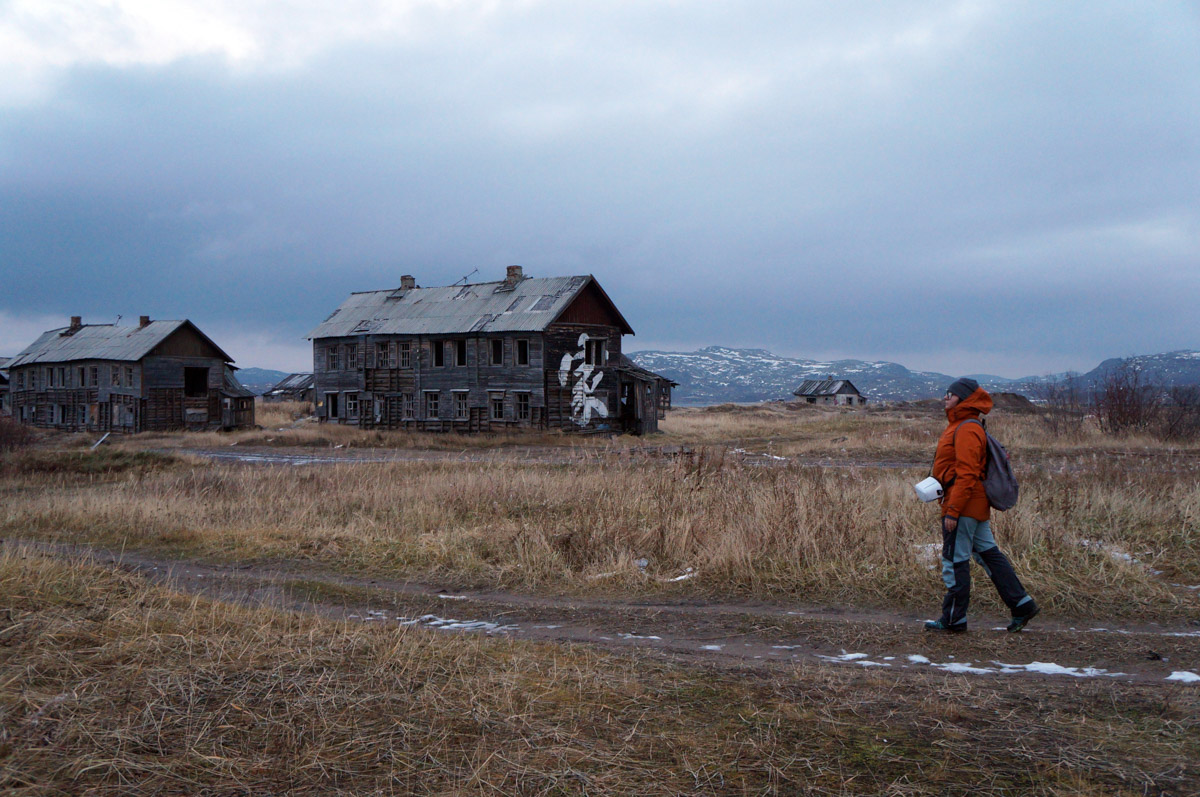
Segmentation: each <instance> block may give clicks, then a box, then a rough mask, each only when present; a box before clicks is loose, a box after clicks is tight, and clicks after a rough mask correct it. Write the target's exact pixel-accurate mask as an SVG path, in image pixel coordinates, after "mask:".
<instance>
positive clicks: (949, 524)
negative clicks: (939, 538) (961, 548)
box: [942, 515, 958, 533]
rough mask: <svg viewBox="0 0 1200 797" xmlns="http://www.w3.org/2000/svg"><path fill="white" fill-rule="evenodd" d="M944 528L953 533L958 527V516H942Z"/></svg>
mask: <svg viewBox="0 0 1200 797" xmlns="http://www.w3.org/2000/svg"><path fill="white" fill-rule="evenodd" d="M942 528H943V529H945V530H946V531H949V532H952V533H953V531H954V530H955V529H957V528H958V518H956V517H950V516H949V515H946V516H945V517H944V518H942Z"/></svg>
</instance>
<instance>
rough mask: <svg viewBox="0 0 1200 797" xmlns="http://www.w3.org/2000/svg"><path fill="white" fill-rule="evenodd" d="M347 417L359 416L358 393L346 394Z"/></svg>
mask: <svg viewBox="0 0 1200 797" xmlns="http://www.w3.org/2000/svg"><path fill="white" fill-rule="evenodd" d="M346 417H347V418H357V417H358V394H357V393H347V394H346Z"/></svg>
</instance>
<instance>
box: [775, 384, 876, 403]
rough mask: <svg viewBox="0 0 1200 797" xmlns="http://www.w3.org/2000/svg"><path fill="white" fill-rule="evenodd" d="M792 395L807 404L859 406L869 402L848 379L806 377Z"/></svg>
mask: <svg viewBox="0 0 1200 797" xmlns="http://www.w3.org/2000/svg"><path fill="white" fill-rule="evenodd" d="M792 395H793V396H797V397H798V398H799V399H800V400H801V401H803V402H805V403H807V404H833V405H835V406H838V407H857V406H861V405H863V404H866V403H867V399H866V397H865V396H863V395H862V394H861V393H859V392H858V388H856V387H855V386H854V385H853V384H852V383H851V382H850V380H848V379H806V380H805V381H804V383H803V384H802V385H800V387H798V388H796V389H795V390H793V391H792Z"/></svg>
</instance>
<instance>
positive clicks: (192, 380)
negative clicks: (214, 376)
mask: <svg viewBox="0 0 1200 797" xmlns="http://www.w3.org/2000/svg"><path fill="white" fill-rule="evenodd" d="M183 395H185V396H187V397H188V398H204V397H205V396H207V395H208V369H207V368H184V369H183Z"/></svg>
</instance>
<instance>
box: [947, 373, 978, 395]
mask: <svg viewBox="0 0 1200 797" xmlns="http://www.w3.org/2000/svg"><path fill="white" fill-rule="evenodd" d="M978 387H979V383H978V382H976V381H975V380H974V379H971V378H970V377H968V376H964V377H963V378H962V379H959V380H957V381H955V382H954V383H953V384H952V385H950V387H948V388H946V392H947V393H953V394H954V395H956V396H958V398H959V400H960V401H962V400H964V399H966V397H967V396H969V395H971V394H972V393H974V392H975V390H976V389H977V388H978Z"/></svg>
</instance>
